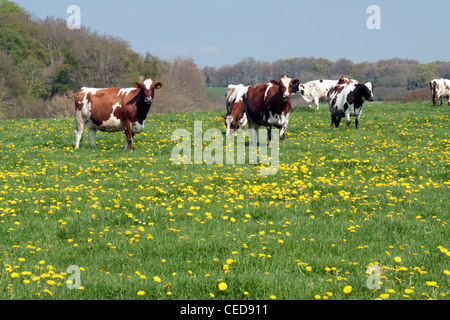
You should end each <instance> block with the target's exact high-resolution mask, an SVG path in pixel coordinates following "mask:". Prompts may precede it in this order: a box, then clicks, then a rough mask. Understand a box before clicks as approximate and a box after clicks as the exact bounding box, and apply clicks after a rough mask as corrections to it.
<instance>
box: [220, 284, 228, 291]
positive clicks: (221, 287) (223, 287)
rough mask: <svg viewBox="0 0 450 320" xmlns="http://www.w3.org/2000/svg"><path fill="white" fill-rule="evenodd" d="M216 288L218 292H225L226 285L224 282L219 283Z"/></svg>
mask: <svg viewBox="0 0 450 320" xmlns="http://www.w3.org/2000/svg"><path fill="white" fill-rule="evenodd" d="M218 287H219V290H221V291H224V290H227V288H228V285H227V284H226V283H225V282H221V283H219V286H218Z"/></svg>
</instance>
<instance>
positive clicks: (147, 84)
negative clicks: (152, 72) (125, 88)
mask: <svg viewBox="0 0 450 320" xmlns="http://www.w3.org/2000/svg"><path fill="white" fill-rule="evenodd" d="M152 84H153V81H152V79H145V80H144V86H145V88H146V89H147V90H148V89H150V87H151V86H152Z"/></svg>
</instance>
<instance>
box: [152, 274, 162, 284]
mask: <svg viewBox="0 0 450 320" xmlns="http://www.w3.org/2000/svg"><path fill="white" fill-rule="evenodd" d="M153 280H155V281H156V282H158V283H159V282H161V278H160V277H158V276H154V277H153Z"/></svg>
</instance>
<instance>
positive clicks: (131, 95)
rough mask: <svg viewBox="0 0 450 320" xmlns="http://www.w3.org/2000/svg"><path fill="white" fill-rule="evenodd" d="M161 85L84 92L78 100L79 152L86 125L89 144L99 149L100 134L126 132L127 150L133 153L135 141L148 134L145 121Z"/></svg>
mask: <svg viewBox="0 0 450 320" xmlns="http://www.w3.org/2000/svg"><path fill="white" fill-rule="evenodd" d="M161 87H162V83H161V82H157V83H154V82H153V80H151V79H143V80H142V82H141V83H137V82H136V83H134V87H133V88H108V89H98V88H85V87H83V88H81V90H80V91H78V93H77V95H76V96H75V119H76V125H77V128H76V133H75V148H78V147H79V146H80V140H81V138H82V136H83V130H84V125H86V126H87V127H88V129H89V140H90V142H91V146H92V148H95V135H96V134H97V130H100V131H105V132H114V131H121V130H124V131H125V136H126V139H127V145H126V148H127V149H128V150H132V144H133V137H134V135H135V134H136V133H141V132H142V131H143V130H144V124H145V118H146V117H147V114H148V112H149V110H150V107H151V105H152V102H153V98H154V95H155V89H159V88H161Z"/></svg>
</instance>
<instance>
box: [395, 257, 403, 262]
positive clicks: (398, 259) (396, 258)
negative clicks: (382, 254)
mask: <svg viewBox="0 0 450 320" xmlns="http://www.w3.org/2000/svg"><path fill="white" fill-rule="evenodd" d="M394 260H395V262H397V263H400V262H402V259H401V258H400V257H395V258H394Z"/></svg>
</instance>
